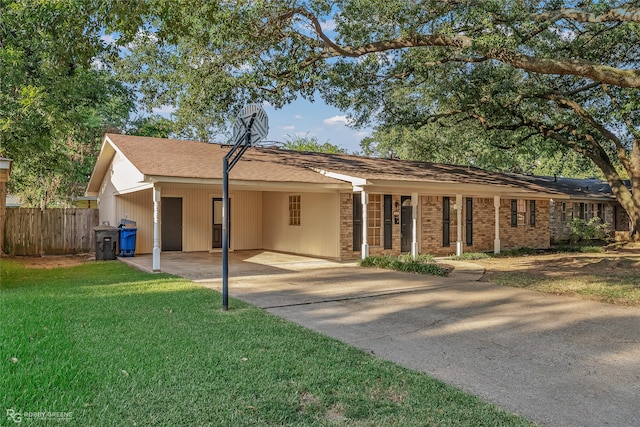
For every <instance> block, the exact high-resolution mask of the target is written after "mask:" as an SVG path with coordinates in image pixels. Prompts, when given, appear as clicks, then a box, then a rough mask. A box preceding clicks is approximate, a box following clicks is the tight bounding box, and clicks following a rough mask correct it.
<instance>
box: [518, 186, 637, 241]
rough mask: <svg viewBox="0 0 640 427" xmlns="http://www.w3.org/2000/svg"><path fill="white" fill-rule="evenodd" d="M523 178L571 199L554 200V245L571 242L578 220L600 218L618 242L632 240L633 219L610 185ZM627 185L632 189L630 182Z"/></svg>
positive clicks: (552, 209)
mask: <svg viewBox="0 0 640 427" xmlns="http://www.w3.org/2000/svg"><path fill="white" fill-rule="evenodd" d="M523 178H524V179H527V180H529V181H531V182H535V183H537V184H539V185H542V186H544V187H547V188H551V189H554V190H555V191H558V192H560V193H562V194H564V195H565V196H568V199H567V198H562V199H557V198H556V199H552V200H551V216H550V219H549V221H550V224H551V243H556V242H563V241H568V240H569V238H570V235H571V228H570V223H571V220H572V219H574V218H579V219H582V220H584V221H590V220H591V219H592V218H594V217H597V218H599V219H600V221H601V222H602V223H606V224H608V225H609V232H610V233H611V235H612V236H615V237H616V240H628V239H629V230H630V224H631V223H630V221H629V215H628V214H627V212H626V211H625V210H624V209H623V208H622V206H620V204H619V203H618V202H617V201H616V198H615V196H614V195H613V192H612V191H611V187H610V186H609V184H608V183H607V182H605V181H602V180H599V179H596V178H585V179H578V178H564V177H557V176H555V177H540V176H536V177H523ZM626 184H627V186H629V187H630V186H631V185H630V183H629V182H626Z"/></svg>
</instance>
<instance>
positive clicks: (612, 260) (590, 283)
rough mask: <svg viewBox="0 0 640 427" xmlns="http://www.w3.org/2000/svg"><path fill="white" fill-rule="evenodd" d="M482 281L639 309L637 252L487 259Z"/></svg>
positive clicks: (483, 261) (639, 277)
mask: <svg viewBox="0 0 640 427" xmlns="http://www.w3.org/2000/svg"><path fill="white" fill-rule="evenodd" d="M474 262H476V263H477V264H480V265H482V266H483V267H485V269H486V272H485V277H484V280H489V281H491V282H493V283H496V284H499V285H504V286H513V287H518V288H526V289H530V290H535V291H540V292H546V293H551V294H556V295H565V296H571V297H578V298H582V299H588V300H594V301H600V302H605V303H609V304H616V305H626V306H632V307H640V253H625V252H621V253H617V252H600V253H592V252H586V253H584V252H583V253H557V254H548V255H531V256H519V257H515V258H504V257H500V258H487V259H480V260H477V261H474Z"/></svg>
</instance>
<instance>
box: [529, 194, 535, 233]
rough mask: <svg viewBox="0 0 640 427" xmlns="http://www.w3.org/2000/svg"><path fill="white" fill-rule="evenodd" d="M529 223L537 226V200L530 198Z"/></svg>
mask: <svg viewBox="0 0 640 427" xmlns="http://www.w3.org/2000/svg"><path fill="white" fill-rule="evenodd" d="M529 225H530V226H532V227H535V226H536V201H535V200H529Z"/></svg>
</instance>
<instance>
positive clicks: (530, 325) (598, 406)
mask: <svg viewBox="0 0 640 427" xmlns="http://www.w3.org/2000/svg"><path fill="white" fill-rule="evenodd" d="M206 255H207V256H209V257H206V256H205V257H203V258H201V260H203V262H206V263H207V265H206V266H198V265H195V264H197V262H196V259H197V257H196V258H194V260H193V263H194V264H193V265H192V264H191V262H192V261H185V260H184V259H181V257H176V259H175V260H174V261H175V262H177V263H178V264H179V267H180V268H179V269H177V270H175V271H171V270H170V269H169V267H170V266H171V265H172V264H171V262H172V260H171V257H166V255H165V254H163V266H166V271H167V272H171V273H174V274H178V275H181V276H184V277H188V278H191V279H193V280H196V281H198V282H200V283H202V284H203V285H204V286H208V287H211V288H212V289H215V290H219V289H220V284H221V279H220V278H219V275H218V276H215V275H212V272H214V273H215V272H216V271H218V270H216V269H215V268H214V267H212V266H210V265H209V264H210V261H211V260H212V258H211V254H206ZM232 256H234V257H235V258H234V260H233V261H232V266H231V268H230V280H229V294H230V296H232V297H236V298H239V299H242V300H244V301H247V302H249V303H251V304H254V305H257V306H259V307H262V308H264V309H266V310H268V311H269V312H271V313H273V314H275V315H278V316H281V317H283V318H286V319H288V320H291V321H294V322H297V323H299V324H301V325H303V326H305V327H307V328H310V329H313V330H316V331H318V332H320V333H323V334H325V335H329V336H332V337H334V338H336V339H339V340H341V341H344V342H347V343H349V344H352V345H355V346H357V347H359V348H361V349H363V350H364V351H367V352H369V353H371V354H374V355H376V356H378V357H381V358H385V359H388V360H391V361H393V362H395V363H398V364H400V365H403V366H406V367H408V368H411V369H415V370H418V371H422V372H426V373H428V374H430V375H432V376H434V377H436V378H439V379H441V380H443V381H445V382H447V383H450V384H454V385H457V386H459V387H460V388H462V389H464V390H466V391H468V392H471V393H473V394H475V395H478V396H480V397H482V398H484V399H485V400H487V401H490V402H493V403H495V404H496V405H497V406H499V407H501V408H503V409H506V410H509V411H512V412H515V413H518V414H520V415H523V416H525V417H527V418H529V419H531V420H533V421H536V422H538V423H540V424H543V425H549V426H560V425H561V426H605V425H611V426H638V425H640V411H639V410H638V408H640V310H638V309H635V308H627V307H619V306H614V305H608V304H602V303H596V302H590V301H584V300H579V299H575V298H569V297H559V296H554V295H548V294H543V293H539V292H533V291H527V290H523V289H517V288H510V287H502V286H497V285H494V284H492V283H488V282H478V281H477V279H478V278H479V275H478V274H476V273H477V271H475V272H474V271H473V269H472V268H471V269H467V271H466V272H465V271H463V270H464V269H463V268H460V271H462V273H460V271H459V274H454V275H453V276H452V277H447V278H441V277H433V276H425V275H417V274H409V273H399V272H392V271H386V270H377V269H362V268H359V267H356V266H355V264H342V263H335V262H331V261H326V260H316V259H304V258H303V257H295V256H291V257H290V256H288V255H287V256H284V255H281V254H273V253H267V252H251V253H234V254H233V255H232ZM136 258H137V257H136ZM214 258H215V256H214ZM465 265H466V266H467V267H468V264H460V267H464V266H465ZM163 268H164V267H163ZM180 272H182V274H181V273H180ZM472 279H475V280H472ZM231 309H233V307H232V306H231Z"/></svg>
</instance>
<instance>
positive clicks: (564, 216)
mask: <svg viewBox="0 0 640 427" xmlns="http://www.w3.org/2000/svg"><path fill="white" fill-rule="evenodd" d="M567 217H568V216H567V204H566V203H564V202H562V216H561V218H560V220H561V221H562V223H563V224H564V223H565V222H567Z"/></svg>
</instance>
